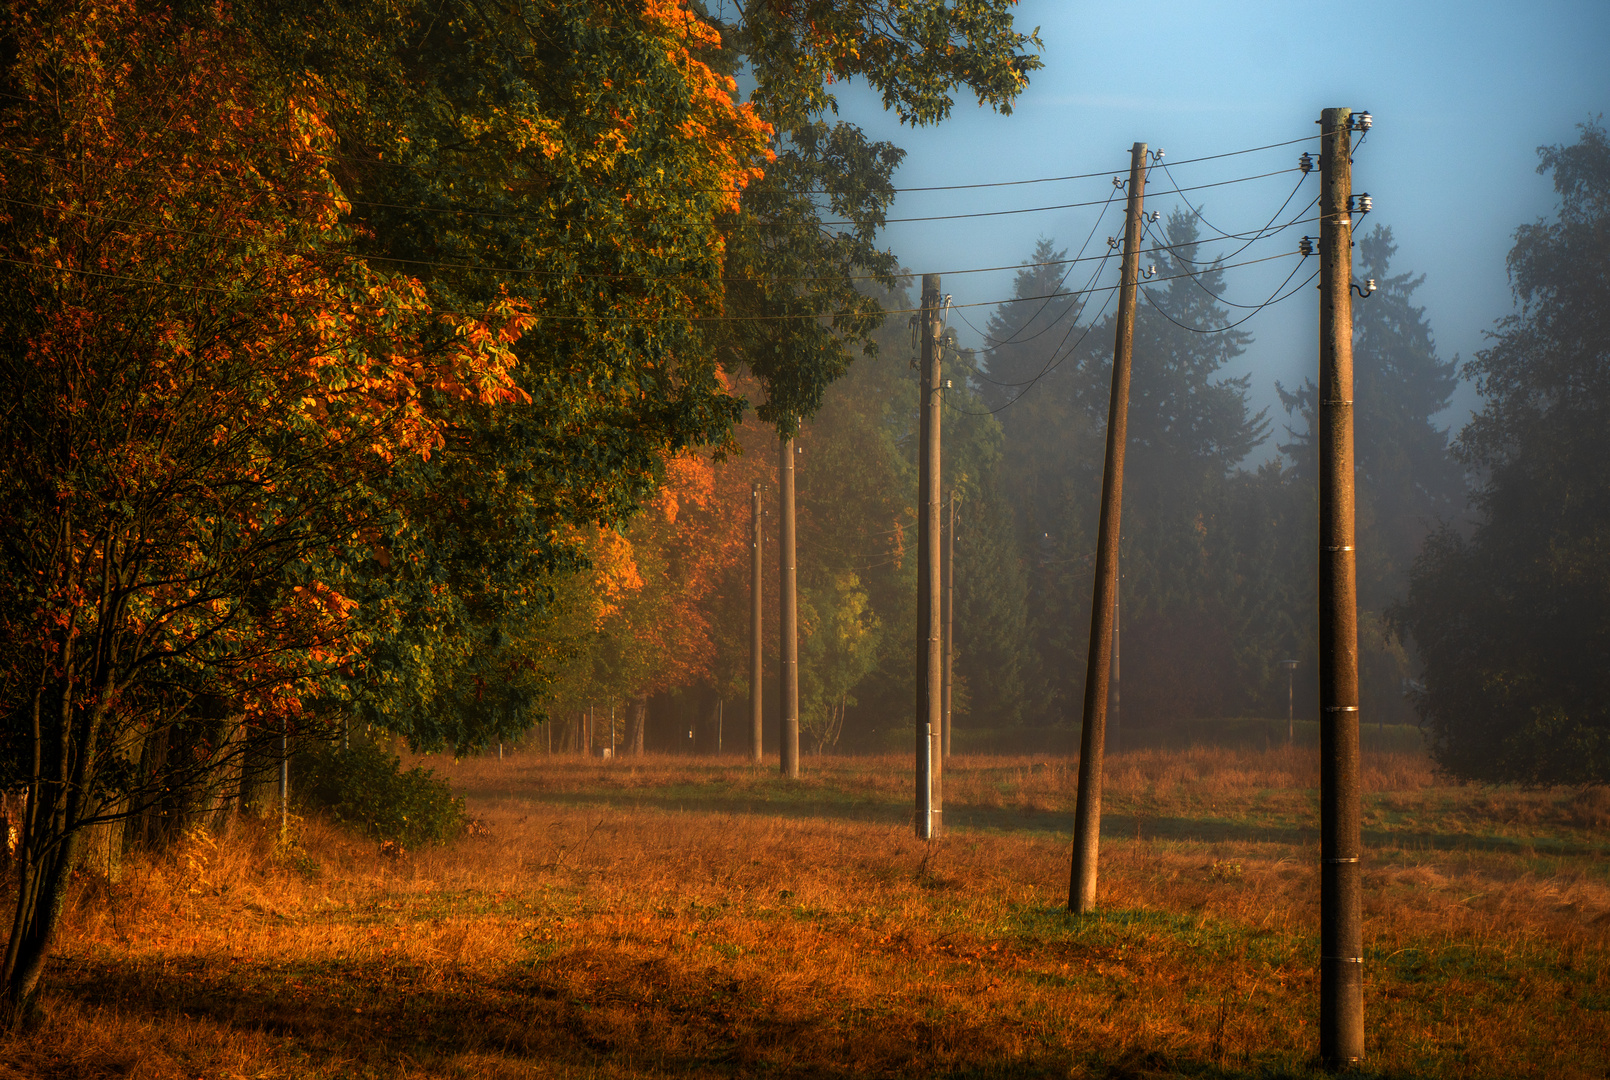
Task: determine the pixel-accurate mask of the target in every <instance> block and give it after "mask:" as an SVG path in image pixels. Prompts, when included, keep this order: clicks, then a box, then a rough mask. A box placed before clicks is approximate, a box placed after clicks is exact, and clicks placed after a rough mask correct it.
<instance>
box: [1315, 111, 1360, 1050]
mask: <svg viewBox="0 0 1610 1080" xmlns="http://www.w3.org/2000/svg"><path fill="white" fill-rule="evenodd" d="M1351 118H1352V110H1350V109H1326V110H1325V111H1324V112H1323V113H1321V114H1320V121H1319V131H1320V142H1319V179H1320V189H1319V191H1320V194H1319V704H1320V714H1319V859H1320V868H1319V873H1320V876H1319V1056H1320V1057H1321V1058H1322V1059H1323V1060H1324V1061H1325V1062H1326V1063H1327V1064H1329V1065H1332V1066H1338V1065H1346V1064H1348V1063H1350V1062H1355V1061H1358V1060H1360V1059H1361V1058H1363V1056H1364V928H1363V910H1362V909H1363V890H1362V886H1363V882H1362V877H1361V868H1360V866H1359V857H1360V855H1361V854H1362V853H1363V844H1362V838H1361V836H1360V824H1361V822H1360V813H1361V811H1360V806H1359V757H1358V720H1359V717H1358V588H1357V584H1358V577H1357V561H1356V552H1355V551H1354V550H1353V297H1352V293H1351V291H1350V289H1351V287H1352V284H1353V223H1352V219H1351V217H1350V215H1349V206H1348V202H1349V196H1350V195H1352V193H1353V161H1352V154H1351V151H1352V136H1351V134H1350V129H1351Z"/></svg>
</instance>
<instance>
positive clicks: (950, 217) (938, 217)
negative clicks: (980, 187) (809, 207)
mask: <svg viewBox="0 0 1610 1080" xmlns="http://www.w3.org/2000/svg"><path fill="white" fill-rule="evenodd" d="M1301 171H1302V170H1301V169H1300V168H1298V167H1297V166H1295V165H1293V166H1292V167H1291V168H1289V169H1276V170H1274V171H1273V172H1266V173H1258V174H1257V175H1255V176H1241V177H1237V178H1236V179H1234V180H1218V181H1215V182H1214V183H1211V184H1192V185H1191V186H1190V187H1184V188H1181V187H1176V188H1175V189H1174V190H1173V191H1161V192H1157V194H1158V195H1172V194H1177V193H1179V192H1185V191H1203V190H1206V189H1207V188H1216V187H1226V186H1228V185H1230V184H1245V183H1247V182H1249V181H1252V180H1264V179H1267V178H1268V177H1271V176H1281V175H1284V174H1285V173H1290V172H1301ZM1100 205H1102V202H1100V201H1096V200H1091V201H1087V202H1074V203H1059V204H1057V205H1055V206H1025V207H1020V208H1018V209H1015V210H979V211H974V212H973V213H969V214H930V215H928V216H926V217H909V218H885V219H884V221H883V223H882V224H884V225H903V224H909V223H912V222H921V221H961V220H963V219H967V218H987V217H1006V216H1008V215H1011V214H1039V213H1044V212H1046V211H1049V210H1075V209H1078V208H1079V207H1083V206H1100ZM775 224H778V225H787V224H788V223H787V222H776V223H775ZM817 224H819V225H821V226H822V227H824V228H828V227H832V226H839V225H855V224H858V223H857V222H854V221H822V222H818V223H817Z"/></svg>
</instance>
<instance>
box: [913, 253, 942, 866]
mask: <svg viewBox="0 0 1610 1080" xmlns="http://www.w3.org/2000/svg"><path fill="white" fill-rule="evenodd" d="M940 330H941V326H940V318H939V275H938V274H924V275H923V276H922V396H921V398H920V399H919V400H920V406H919V412H918V420H917V427H918V431H917V441H918V445H919V447H920V448H921V450H920V454H921V456H920V459H919V464H918V468H917V665H916V675H917V678H916V683H917V686H916V691H917V693H916V698H917V702H916V704H917V707H916V712H915V720H916V744H917V835H918V836H919V837H921V838H922V839H924V840H932V839H933V838H934V837H936V836H938V835H939V830H940V826H941V824H942V821H943V813H944V803H943V796H942V794H941V793H942V791H943V788H942V787H941V778H942V776H943V765H942V763H943V761H944V748H943V746H942V745H940V739H941V737H942V736H943V730H942V729H943V719H942V717H941V712H940V710H941V706H942V700H943V698H944V673H943V667H944V662H943V657H942V656H941V649H942V647H943V644H944V643H943V640H942V639H943V637H944V631H943V625H942V615H943V612H942V610H941V603H942V600H941V597H940V594H939V585H940V574H941V565H940V558H939V555H940V551H939V537H940V522H941V518H940V506H941V499H940V482H941V477H940V468H939V421H940V416H941V409H942V408H943V406H944V398H943V397H942V396H941V390H940V382H939V376H940V366H939V361H940V348H939V333H940Z"/></svg>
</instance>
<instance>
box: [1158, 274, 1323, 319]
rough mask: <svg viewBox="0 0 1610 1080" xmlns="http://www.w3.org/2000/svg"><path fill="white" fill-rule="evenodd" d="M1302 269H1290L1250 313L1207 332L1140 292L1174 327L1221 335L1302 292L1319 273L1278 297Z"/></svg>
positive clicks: (1240, 305)
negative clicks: (1183, 321) (1182, 319)
mask: <svg viewBox="0 0 1610 1080" xmlns="http://www.w3.org/2000/svg"><path fill="white" fill-rule="evenodd" d="M1305 261H1306V260H1305ZM1302 268H1303V264H1302V263H1298V264H1297V265H1296V266H1294V267H1292V268H1291V273H1289V274H1287V275H1286V280H1285V281H1282V282H1281V283H1280V284H1279V285H1277V286H1275V291H1274V292H1272V293H1270V294H1269V299H1267V300H1265V301H1264V302H1263V303H1261V304H1259V305H1257V306H1256V307H1253V308H1252V310H1251V311H1249V312H1247V313H1246V314H1245V315H1243V316H1241V318H1239V319H1237V320H1236V321H1235V322H1233V323H1230V324H1229V325H1227V326H1215V327H1212V328H1210V329H1207V330H1204V329H1202V328H1200V327H1196V326H1191V325H1190V324H1188V323H1182V322H1180V321H1179V320H1178V319H1176V318H1175V317H1174V316H1172V315H1170V314H1169V313H1168V312H1166V311H1164V310H1163V309H1162V307H1160V306H1159V305H1158V303H1157V301H1156V300H1153V299H1152V294H1151V290H1150V289H1147V288H1144V287H1142V289H1141V290H1140V291H1141V292H1142V293H1143V294H1144V295H1145V297H1146V302H1147V303H1148V304H1150V305H1151V306H1152V309H1153V310H1154V311H1156V312H1157V313H1158V314H1159V315H1161V316H1162V317H1163V318H1165V319H1167V320H1168V321H1169V322H1171V323H1173V324H1174V325H1175V326H1177V327H1179V328H1180V329H1182V330H1189V331H1190V332H1191V333H1193V334H1222V333H1224V332H1225V331H1226V330H1234V329H1235V328H1236V327H1238V326H1240V325H1241V324H1242V323H1244V322H1246V321H1247V320H1248V319H1250V318H1252V317H1253V316H1254V315H1256V314H1258V312H1260V311H1262V310H1263V309H1264V308H1266V307H1270V306H1272V305H1274V304H1278V303H1280V302H1281V301H1282V300H1287V299H1290V298H1291V297H1293V296H1296V295H1297V293H1298V292H1300V291H1302V290H1303V289H1304V288H1306V287H1307V285H1308V282H1309V281H1313V280H1314V279H1315V278H1316V277H1318V276H1319V271H1318V270H1315V271H1314V272H1313V273H1312V274H1309V275H1308V278H1307V280H1306V281H1304V282H1303V283H1302V284H1301V285H1298V286H1297V287H1296V288H1295V289H1293V290H1291V291H1290V292H1288V293H1286V295H1285V296H1281V295H1280V290H1281V289H1284V288H1285V287H1286V282H1288V281H1290V280H1291V279H1292V278H1294V277H1296V276H1297V271H1299V270H1301V269H1302ZM1236 306H1237V307H1249V306H1251V305H1247V304H1238V305H1236Z"/></svg>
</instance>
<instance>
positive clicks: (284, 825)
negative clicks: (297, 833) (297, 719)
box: [280, 720, 291, 844]
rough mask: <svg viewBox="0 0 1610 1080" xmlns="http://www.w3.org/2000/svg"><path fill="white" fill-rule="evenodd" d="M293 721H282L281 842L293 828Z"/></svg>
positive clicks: (283, 841)
mask: <svg viewBox="0 0 1610 1080" xmlns="http://www.w3.org/2000/svg"><path fill="white" fill-rule="evenodd" d="M290 730H291V722H290V721H289V720H281V721H280V843H282V844H283V843H285V841H286V840H287V839H288V837H289V833H290V828H291V747H290Z"/></svg>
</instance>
